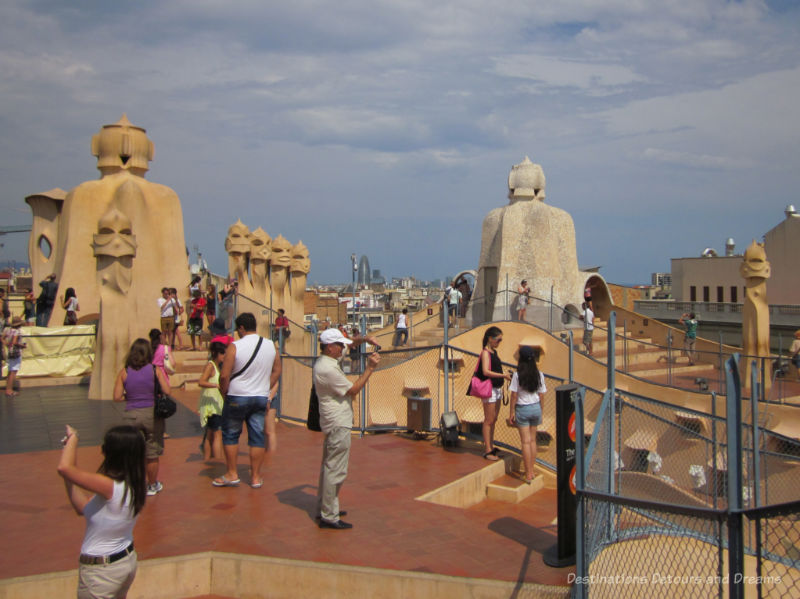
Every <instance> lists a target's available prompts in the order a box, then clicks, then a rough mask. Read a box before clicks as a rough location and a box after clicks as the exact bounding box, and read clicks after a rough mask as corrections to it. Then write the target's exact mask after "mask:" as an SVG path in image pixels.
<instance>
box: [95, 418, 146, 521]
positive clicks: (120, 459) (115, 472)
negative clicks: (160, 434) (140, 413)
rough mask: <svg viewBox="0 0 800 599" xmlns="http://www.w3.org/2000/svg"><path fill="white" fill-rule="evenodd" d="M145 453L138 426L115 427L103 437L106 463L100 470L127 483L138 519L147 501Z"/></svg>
mask: <svg viewBox="0 0 800 599" xmlns="http://www.w3.org/2000/svg"><path fill="white" fill-rule="evenodd" d="M145 454H146V450H145V441H144V434H143V433H142V431H141V430H139V429H138V428H136V427H133V426H130V425H128V424H123V425H120V426H114V427H111V428H110V429H108V431H107V432H106V436H105V437H103V463H102V464H100V468H99V469H98V470H97V471H98V472H99V473H100V474H105V475H106V476H107V477H109V478H111V479H114V480H115V481H118V482H123V483H125V490H126V492H127V493H130V494H131V509H132V510H133V515H134V516H135V515H137V514H138V513H139V512H140V511H141V510H142V508H143V507H144V502H145V499H146V498H147V474H146V472H145Z"/></svg>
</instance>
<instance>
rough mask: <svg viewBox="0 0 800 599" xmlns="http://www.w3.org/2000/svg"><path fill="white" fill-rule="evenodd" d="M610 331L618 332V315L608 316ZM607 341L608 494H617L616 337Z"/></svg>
mask: <svg viewBox="0 0 800 599" xmlns="http://www.w3.org/2000/svg"><path fill="white" fill-rule="evenodd" d="M608 330H609V331H616V330H617V313H616V312H613V311H612V312H611V314H609V315H608ZM607 337H608V338H607V339H606V342H607V347H608V349H607V354H606V355H607V356H608V358H607V359H608V363H607V364H606V387H607V388H608V393H609V394H610V401H609V402H608V405H609V408H608V411H609V416H610V418H609V420H608V464H609V468H610V469H611V472H610V473H609V476H608V483H609V484H608V492H609V493H612V494H613V493H615V492H616V491H615V485H614V479H615V471H616V465H617V461H616V459H615V457H614V453H615V450H614V446H615V443H616V442H615V432H616V431H615V430H614V427H615V426H616V410H617V390H616V384H617V379H616V372H615V370H614V369H615V368H616V360H617V356H616V354H615V353H614V336H613V335H611V334H609V335H608V336H607Z"/></svg>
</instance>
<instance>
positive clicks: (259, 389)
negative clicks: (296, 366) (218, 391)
mask: <svg viewBox="0 0 800 599" xmlns="http://www.w3.org/2000/svg"><path fill="white" fill-rule="evenodd" d="M259 338H260V337H259V336H258V335H256V334H251V335H245V336H244V337H242V338H241V339H239V340H238V341H234V342H233V344H234V345H235V346H236V359H235V360H234V362H233V370H232V371H231V374H232V375H233V374H235V373H237V372H239V371H240V370H241V369H242V368H243V367H244V365H245V364H247V362H248V361H249V360H250V356H252V355H253V352H254V351H255V349H256V345H257V344H258V340H259ZM273 362H275V345H274V344H273V343H272V342H271V341H269V340H268V339H264V341H262V342H261V347H259V348H258V354H256V357H255V359H254V360H253V362H252V363H251V364H250V366H248V367H247V370H245V371H244V372H243V373H242V374H240V375H239V376H237V377H236V378H234V379H231V382H230V384H229V385H228V395H237V396H240V397H267V396H268V395H269V377H270V375H271V374H272V364H273Z"/></svg>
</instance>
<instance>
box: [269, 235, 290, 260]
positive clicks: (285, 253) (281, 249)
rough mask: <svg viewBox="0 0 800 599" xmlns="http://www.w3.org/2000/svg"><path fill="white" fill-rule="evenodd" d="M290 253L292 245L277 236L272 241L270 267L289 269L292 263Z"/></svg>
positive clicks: (280, 236)
mask: <svg viewBox="0 0 800 599" xmlns="http://www.w3.org/2000/svg"><path fill="white" fill-rule="evenodd" d="M291 252H292V244H291V243H289V241H288V240H287V239H286V238H285V237H284V236H283V235H278V236H277V237H276V238H275V239H273V240H272V258H271V259H270V262H271V264H272V266H273V267H275V266H279V267H283V268H289V266H290V265H291V263H292V255H291Z"/></svg>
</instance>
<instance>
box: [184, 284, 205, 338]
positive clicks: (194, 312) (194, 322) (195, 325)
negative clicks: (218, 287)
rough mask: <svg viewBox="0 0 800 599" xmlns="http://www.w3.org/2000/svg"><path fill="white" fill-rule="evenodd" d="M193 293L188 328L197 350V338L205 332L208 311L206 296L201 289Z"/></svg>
mask: <svg viewBox="0 0 800 599" xmlns="http://www.w3.org/2000/svg"><path fill="white" fill-rule="evenodd" d="M192 293H193V295H192V303H191V305H190V310H191V311H190V312H189V324H188V325H187V327H186V330H187V331H188V333H189V337H191V339H192V351H197V341H196V339H197V338H198V337H199V336H200V335H202V334H203V316H204V315H205V313H206V298H204V297H203V295H202V293H200V289H195V290H194V291H193V292H192Z"/></svg>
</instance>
